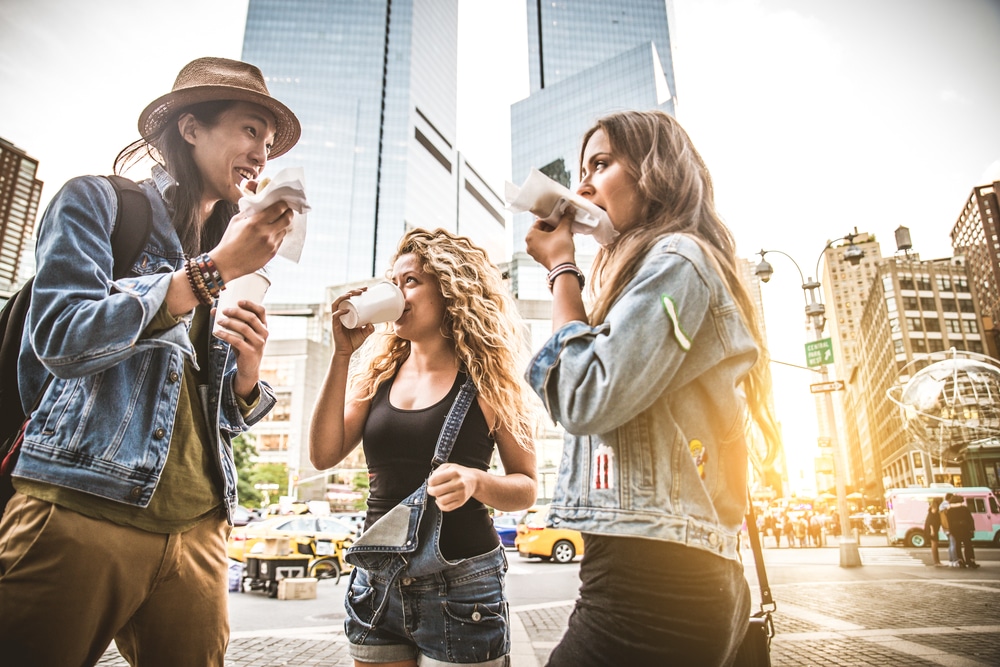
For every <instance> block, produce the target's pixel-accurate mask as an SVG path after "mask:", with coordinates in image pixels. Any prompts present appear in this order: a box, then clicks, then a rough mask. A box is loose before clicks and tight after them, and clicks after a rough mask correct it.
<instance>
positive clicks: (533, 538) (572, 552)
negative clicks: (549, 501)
mask: <svg viewBox="0 0 1000 667" xmlns="http://www.w3.org/2000/svg"><path fill="white" fill-rule="evenodd" d="M548 514H549V506H548V505H537V506H535V507H532V508H531V509H529V510H528V511H527V512H525V514H524V517H522V519H521V521H520V522H518V524H517V537H516V538H515V539H514V545H515V546H516V547H517V554H518V555H519V556H521V557H522V558H541V559H542V560H554V561H555V562H557V563H568V562H570V561H571V560H573V559H574V558H576V557H577V556H582V555H583V535H581V534H580V532H579V531H576V530H567V529H565V528H549V527H547V526H546V525H545V520H546V518H547V517H548Z"/></svg>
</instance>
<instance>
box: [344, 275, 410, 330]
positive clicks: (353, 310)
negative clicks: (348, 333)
mask: <svg viewBox="0 0 1000 667" xmlns="http://www.w3.org/2000/svg"><path fill="white" fill-rule="evenodd" d="M403 306H404V303H403V292H401V291H400V289H399V288H398V287H396V286H395V285H394V284H393V283H390V282H381V283H377V284H375V285H372V286H371V287H369V288H368V290H367V291H365V292H364V294H361V295H360V296H356V297H352V298H351V299H348V300H347V301H345V302H344V303H343V305H342V306H341V307H342V308H344V309H346V310H347V312H346V313H344V314H343V315H341V316H340V322H341V323H342V324H343V325H344V326H345V327H347V328H348V329H356V328H358V327H361V326H364V325H366V324H378V323H380V322H395V321H396V320H398V319H399V317H400V316H401V315H402V314H403Z"/></svg>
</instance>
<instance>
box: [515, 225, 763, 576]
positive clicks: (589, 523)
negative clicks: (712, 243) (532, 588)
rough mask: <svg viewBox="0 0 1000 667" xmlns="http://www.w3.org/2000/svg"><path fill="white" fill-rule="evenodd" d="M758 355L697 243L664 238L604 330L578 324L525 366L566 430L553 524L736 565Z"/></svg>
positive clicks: (551, 517)
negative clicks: (750, 394) (749, 395)
mask: <svg viewBox="0 0 1000 667" xmlns="http://www.w3.org/2000/svg"><path fill="white" fill-rule="evenodd" d="M756 358H757V347H756V344H755V343H754V340H753V337H752V336H751V334H750V332H749V330H748V329H747V327H746V326H745V325H744V323H743V320H742V318H741V317H740V312H739V309H738V307H737V306H736V304H735V302H734V301H733V299H732V297H731V295H730V294H729V290H728V289H727V287H726V285H725V283H724V282H723V280H722V278H721V277H720V275H719V274H718V272H717V271H716V269H715V267H714V263H713V262H712V261H711V260H710V259H709V258H708V257H707V256H706V254H705V253H704V252H703V251H702V248H701V246H700V245H699V244H698V243H697V242H696V241H694V240H693V239H691V238H690V237H687V236H684V235H680V234H675V235H671V236H668V237H666V238H664V239H662V240H661V241H660V242H659V243H657V244H656V246H654V247H653V249H652V250H651V251H650V252H649V254H648V256H647V257H646V258H645V260H644V261H643V264H642V266H641V267H640V268H639V271H638V274H637V275H636V277H635V278H634V279H633V280H632V282H631V283H630V284H629V285H628V286H627V287H626V288H625V290H624V291H623V292H622V294H621V296H620V298H619V299H618V300H617V301H616V302H615V304H614V305H613V306H612V308H611V310H610V311H609V312H608V316H607V318H606V319H605V321H604V322H602V323H601V324H600V325H599V326H597V327H591V326H589V325H587V324H585V323H583V322H570V323H569V324H567V325H566V326H564V327H562V328H561V329H560V330H559V331H557V332H556V333H555V334H554V335H553V336H552V338H550V339H549V341H548V342H547V343H546V344H545V345H544V346H543V347H542V349H541V350H540V351H539V352H538V353H537V355H536V356H535V358H534V359H533V360H532V362H531V364H530V366H529V368H528V372H527V379H528V381H529V383H530V384H531V386H532V388H533V389H534V390H535V392H537V393H538V395H539V396H540V397H541V398H542V401H543V402H544V404H545V406H546V409H547V411H548V412H549V414H550V415H551V416H552V418H553V419H554V420H555V421H556V422H558V423H559V424H561V425H562V426H563V428H565V429H566V432H567V434H566V440H565V445H564V449H563V456H562V461H561V463H560V466H559V475H558V479H557V482H556V489H555V492H554V494H553V499H552V503H551V506H550V510H549V523H550V524H551V525H555V526H558V527H560V528H572V529H575V530H579V531H583V532H588V533H598V534H605V535H626V536H635V537H649V538H655V539H660V540H666V541H670V542H676V543H680V544H684V545H687V546H690V547H695V548H699V549H703V550H706V551H710V552H712V553H715V554H718V555H721V556H724V557H726V558H730V559H734V560H735V559H738V554H737V551H738V550H737V535H738V533H739V530H740V526H741V524H742V521H743V516H744V513H745V510H746V498H747V479H746V475H747V444H746V435H745V428H746V425H747V424H746V400H745V398H744V396H743V393H742V391H741V390H740V389H739V387H738V385H739V383H740V381H741V380H742V379H743V377H744V376H745V375H746V373H747V372H748V371H749V369H750V368H751V367H752V366H753V364H754V362H755V360H756Z"/></svg>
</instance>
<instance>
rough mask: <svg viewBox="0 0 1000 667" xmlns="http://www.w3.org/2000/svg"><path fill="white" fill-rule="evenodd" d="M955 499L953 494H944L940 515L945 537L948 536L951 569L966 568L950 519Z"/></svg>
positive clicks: (939, 510) (939, 509)
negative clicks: (949, 515)
mask: <svg viewBox="0 0 1000 667" xmlns="http://www.w3.org/2000/svg"><path fill="white" fill-rule="evenodd" d="M955 498H956V496H955V495H954V494H952V493H946V494H944V500H942V501H941V505H940V506H939V508H938V513H939V514H940V515H941V528H942V529H944V533H945V535H947V536H948V565H949V566H951V567H965V561H963V560H962V552H961V551H960V550H959V547H958V540H957V539H956V537H955V533H954V532H953V531H952V529H951V522H950V520H949V517H948V510H950V509H951V504H952V502H953V501H954V499H955Z"/></svg>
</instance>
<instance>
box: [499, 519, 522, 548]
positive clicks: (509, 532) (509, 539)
mask: <svg viewBox="0 0 1000 667" xmlns="http://www.w3.org/2000/svg"><path fill="white" fill-rule="evenodd" d="M518 521H520V518H519V517H518V515H516V514H501V515H500V516H494V517H493V527H494V528H496V531H497V535H499V536H500V544H502V545H503V546H504V547H505V548H509V549H513V548H514V539H515V538H516V537H517V524H518Z"/></svg>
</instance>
